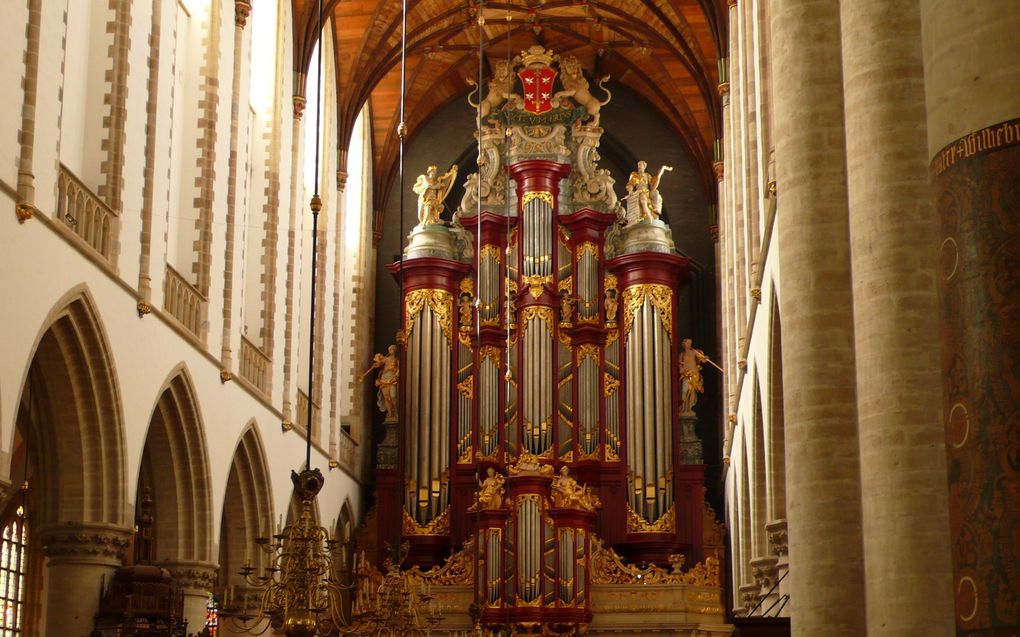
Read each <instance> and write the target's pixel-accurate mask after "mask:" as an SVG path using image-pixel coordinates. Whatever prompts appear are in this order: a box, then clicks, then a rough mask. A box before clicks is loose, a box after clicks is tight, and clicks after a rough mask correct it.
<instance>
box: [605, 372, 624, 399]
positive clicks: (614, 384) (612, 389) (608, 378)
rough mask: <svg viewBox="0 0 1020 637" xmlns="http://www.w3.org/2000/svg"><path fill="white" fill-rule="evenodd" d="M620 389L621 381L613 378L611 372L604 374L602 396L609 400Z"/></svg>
mask: <svg viewBox="0 0 1020 637" xmlns="http://www.w3.org/2000/svg"><path fill="white" fill-rule="evenodd" d="M618 389H620V379H618V378H613V376H612V374H610V373H609V372H603V374H602V395H603V396H605V397H606V398H609V397H610V396H612V395H613V394H615V393H616V390H618Z"/></svg>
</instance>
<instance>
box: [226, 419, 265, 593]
mask: <svg viewBox="0 0 1020 637" xmlns="http://www.w3.org/2000/svg"><path fill="white" fill-rule="evenodd" d="M271 493H272V488H271V484H270V480H269V470H268V465H267V464H266V454H265V448H264V447H263V445H262V438H261V437H260V436H259V433H258V427H257V426H256V423H255V421H254V420H251V421H249V422H248V424H247V425H246V426H245V428H244V431H243V433H242V434H241V438H240V440H239V441H238V443H237V447H236V448H235V449H234V458H233V460H232V461H231V463H230V473H229V474H228V475H227V488H226V493H225V494H224V498H223V513H222V517H221V523H220V546H219V550H220V556H219V564H220V571H219V573H220V583H221V584H222V585H229V584H234V585H241V584H243V582H242V581H241V577H240V575H238V571H239V570H240V569H241V567H242V566H243V565H244V563H245V561H246V560H248V559H251V561H252V565H253V566H255V568H256V569H257V572H259V573H261V572H262V567H263V566H264V564H263V561H262V560H263V553H262V552H261V551H259V550H256V549H255V540H256V538H258V537H269V536H270V535H271V534H272V524H273V501H272V497H271Z"/></svg>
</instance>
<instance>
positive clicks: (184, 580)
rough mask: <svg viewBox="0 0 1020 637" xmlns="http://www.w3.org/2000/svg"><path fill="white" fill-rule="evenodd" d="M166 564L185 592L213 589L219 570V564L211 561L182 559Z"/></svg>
mask: <svg viewBox="0 0 1020 637" xmlns="http://www.w3.org/2000/svg"><path fill="white" fill-rule="evenodd" d="M164 566H165V567H166V569H167V570H168V571H170V576H171V577H173V578H174V581H175V582H176V583H177V585H178V586H180V587H181V588H182V589H183V590H184V592H185V593H192V592H209V591H211V590H212V589H213V585H214V584H216V574H217V573H218V572H219V566H218V565H216V564H213V563H211V562H199V561H191V560H181V561H176V562H167V563H166V564H165V565H164Z"/></svg>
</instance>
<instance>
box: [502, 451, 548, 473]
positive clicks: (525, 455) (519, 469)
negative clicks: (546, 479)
mask: <svg viewBox="0 0 1020 637" xmlns="http://www.w3.org/2000/svg"><path fill="white" fill-rule="evenodd" d="M550 451H551V449H550ZM541 459H542V456H537V455H535V454H533V453H531V452H530V451H528V450H527V449H524V450H522V451H521V455H520V457H519V458H517V459H516V462H514V464H512V465H510V467H509V471H510V475H512V476H516V475H520V474H528V473H531V474H539V475H543V476H551V475H552V474H553V468H552V465H549V464H542V463H541V462H539V460H541Z"/></svg>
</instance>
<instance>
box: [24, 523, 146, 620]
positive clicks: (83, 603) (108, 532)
mask: <svg viewBox="0 0 1020 637" xmlns="http://www.w3.org/2000/svg"><path fill="white" fill-rule="evenodd" d="M41 536H42V541H43V546H44V547H45V551H46V557H47V558H48V560H47V564H46V634H47V635H88V634H89V633H91V632H92V629H93V620H94V618H95V614H96V611H97V610H98V608H99V596H100V592H101V587H102V585H103V583H104V582H109V581H110V577H111V576H112V575H113V572H114V571H115V570H116V569H117V567H119V566H120V565H121V563H122V561H123V559H124V551H125V549H126V548H127V546H128V544H129V542H130V537H131V530H130V529H126V528H121V527H118V526H114V525H109V524H96V523H89V524H86V523H69V524H64V525H60V526H54V527H50V528H48V529H43V531H42V533H41Z"/></svg>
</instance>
